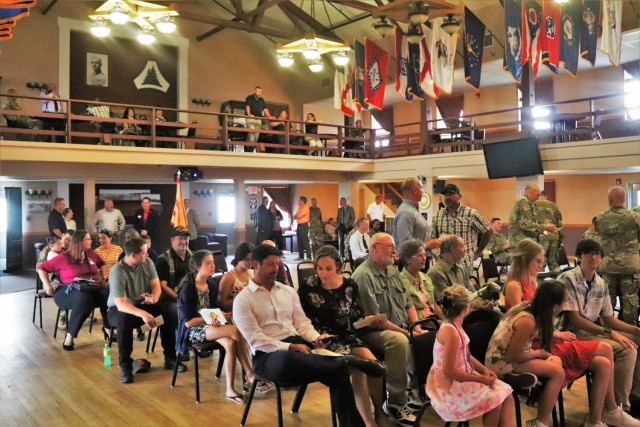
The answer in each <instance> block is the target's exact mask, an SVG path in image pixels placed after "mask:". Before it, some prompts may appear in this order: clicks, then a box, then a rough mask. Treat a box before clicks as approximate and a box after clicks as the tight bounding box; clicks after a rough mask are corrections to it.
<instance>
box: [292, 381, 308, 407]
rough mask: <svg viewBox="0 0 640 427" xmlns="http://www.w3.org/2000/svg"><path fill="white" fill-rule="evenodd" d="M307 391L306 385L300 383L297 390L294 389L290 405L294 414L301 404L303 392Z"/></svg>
mask: <svg viewBox="0 0 640 427" xmlns="http://www.w3.org/2000/svg"><path fill="white" fill-rule="evenodd" d="M306 391H307V385H306V384H304V385H301V386H299V387H298V391H296V397H295V398H294V399H293V404H292V405H291V413H292V414H296V413H298V410H300V405H301V404H302V399H303V398H304V394H305V392H306Z"/></svg>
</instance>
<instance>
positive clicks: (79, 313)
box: [38, 230, 111, 351]
mask: <svg viewBox="0 0 640 427" xmlns="http://www.w3.org/2000/svg"><path fill="white" fill-rule="evenodd" d="M91 241H92V240H91V235H90V234H89V233H88V232H86V231H84V230H77V231H76V232H74V233H73V236H72V237H71V242H70V243H69V249H68V250H67V251H66V252H62V253H61V254H60V255H58V256H57V257H55V258H53V259H51V260H49V261H45V262H43V263H42V264H40V266H39V267H38V275H39V276H40V280H42V284H43V285H44V289H45V291H46V292H47V294H49V295H53V299H54V301H55V302H56V305H57V306H58V307H60V308H62V309H66V310H71V314H70V316H69V321H68V322H67V335H66V336H65V339H64V342H63V344H62V348H64V349H65V350H67V351H72V350H73V346H74V342H73V341H74V339H75V338H76V337H77V336H78V331H80V328H81V327H82V324H83V323H84V321H85V320H87V317H89V316H90V315H91V313H92V312H93V310H94V308H96V307H99V308H100V313H101V314H102V321H103V324H104V327H103V328H102V332H103V333H104V336H105V339H106V338H107V337H108V336H109V333H110V332H111V331H110V329H111V328H110V326H109V320H108V319H107V298H108V297H109V288H108V287H107V286H104V287H102V288H101V289H100V290H99V291H98V292H82V291H79V290H77V289H73V288H72V287H71V286H70V284H71V283H73V282H74V280H75V279H76V278H82V279H91V280H93V281H95V282H97V283H102V277H101V276H100V271H99V269H100V267H102V265H103V264H104V262H102V260H101V259H100V257H99V256H98V255H97V254H96V253H95V252H94V251H93V250H91ZM48 273H58V275H59V277H60V283H59V284H57V286H56V287H55V288H54V286H53V285H52V283H51V282H50V281H49V274H48Z"/></svg>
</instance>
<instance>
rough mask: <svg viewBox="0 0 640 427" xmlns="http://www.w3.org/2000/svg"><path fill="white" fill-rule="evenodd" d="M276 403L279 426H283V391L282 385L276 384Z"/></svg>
mask: <svg viewBox="0 0 640 427" xmlns="http://www.w3.org/2000/svg"><path fill="white" fill-rule="evenodd" d="M276 405H278V427H283V426H284V422H283V421H282V391H281V390H280V387H279V386H278V385H277V384H276Z"/></svg>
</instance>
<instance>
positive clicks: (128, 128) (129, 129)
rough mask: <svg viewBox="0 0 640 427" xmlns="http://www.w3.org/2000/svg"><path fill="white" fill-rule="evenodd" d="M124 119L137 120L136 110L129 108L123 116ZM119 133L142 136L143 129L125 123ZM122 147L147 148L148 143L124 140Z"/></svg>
mask: <svg viewBox="0 0 640 427" xmlns="http://www.w3.org/2000/svg"><path fill="white" fill-rule="evenodd" d="M122 118H123V119H127V120H130V121H132V120H136V110H134V109H133V108H131V107H127V108H125V110H124V113H123V114H122ZM118 133H119V134H121V135H142V128H141V127H140V126H138V125H137V124H136V123H132V122H125V123H123V124H122V125H121V128H120V129H119V130H118ZM121 145H128V146H132V147H133V146H135V147H145V146H146V145H147V142H146V141H137V140H136V141H127V140H123V141H122V143H121Z"/></svg>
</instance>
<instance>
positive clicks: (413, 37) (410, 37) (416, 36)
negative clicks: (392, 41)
mask: <svg viewBox="0 0 640 427" xmlns="http://www.w3.org/2000/svg"><path fill="white" fill-rule="evenodd" d="M418 27H419V26H418V25H414V26H411V27H409V31H407V41H408V42H409V43H411V44H418V43H420V40H422V38H423V37H424V34H423V33H422V31H420V30H419V29H418Z"/></svg>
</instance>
